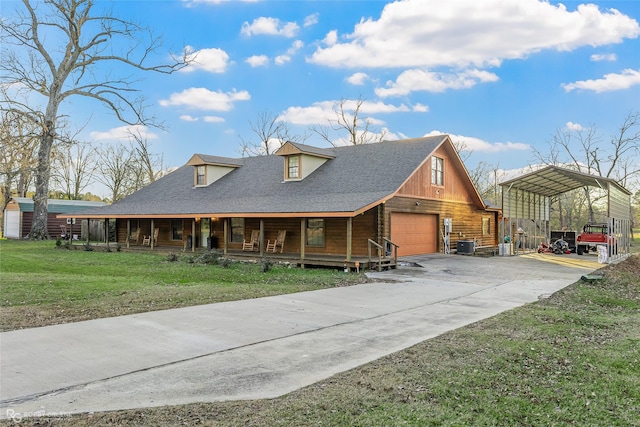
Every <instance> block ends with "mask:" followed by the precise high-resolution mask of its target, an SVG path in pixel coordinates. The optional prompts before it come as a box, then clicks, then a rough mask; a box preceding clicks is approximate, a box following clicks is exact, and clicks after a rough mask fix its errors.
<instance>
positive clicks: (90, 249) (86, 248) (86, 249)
mask: <svg viewBox="0 0 640 427" xmlns="http://www.w3.org/2000/svg"><path fill="white" fill-rule="evenodd" d="M83 246H84V250H85V251H87V252H92V251H93V246H91V243H89V242H87V243H85V244H84V245H83Z"/></svg>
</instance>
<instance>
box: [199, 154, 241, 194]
mask: <svg viewBox="0 0 640 427" xmlns="http://www.w3.org/2000/svg"><path fill="white" fill-rule="evenodd" d="M187 164H188V165H190V166H193V186H194V187H206V186H207V185H210V184H212V183H214V182H216V181H217V180H219V179H220V178H222V177H223V176H225V175H226V174H228V173H229V172H231V171H233V170H234V169H236V168H239V167H240V166H242V160H241V159H231V158H228V157H218V156H207V155H205V154H194V155H193V156H192V157H191V159H189V161H188V162H187Z"/></svg>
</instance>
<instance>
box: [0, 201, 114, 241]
mask: <svg viewBox="0 0 640 427" xmlns="http://www.w3.org/2000/svg"><path fill="white" fill-rule="evenodd" d="M104 205H106V203H104V202H90V201H85V200H59V199H49V200H48V201H47V206H48V212H49V213H48V220H47V231H48V233H49V236H51V237H58V236H60V234H61V230H62V227H66V228H67V231H68V232H69V234H71V235H73V234H76V235H78V237H79V238H80V239H82V238H83V237H82V236H81V224H73V220H71V218H69V220H68V219H66V218H57V215H58V214H64V213H66V214H75V213H80V212H83V211H86V210H87V209H93V208H97V207H101V206H104ZM32 223H33V199H30V198H27V197H13V198H12V199H11V200H9V203H8V204H7V206H6V208H5V209H4V237H7V238H12V239H22V238H24V237H27V236H28V235H29V232H30V231H31V225H32ZM61 226H62V227H61Z"/></svg>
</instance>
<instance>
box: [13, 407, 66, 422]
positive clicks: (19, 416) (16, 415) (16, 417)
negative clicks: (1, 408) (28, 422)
mask: <svg viewBox="0 0 640 427" xmlns="http://www.w3.org/2000/svg"><path fill="white" fill-rule="evenodd" d="M6 415H7V418H8V419H10V420H12V421H13V422H14V423H16V424H17V423H20V422H21V421H22V420H23V419H25V418H41V417H69V416H71V414H70V413H69V412H47V411H45V410H44V409H42V410H40V411H33V412H17V411H15V410H13V409H7V413H6Z"/></svg>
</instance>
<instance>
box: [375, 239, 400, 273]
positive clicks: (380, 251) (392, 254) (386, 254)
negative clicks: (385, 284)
mask: <svg viewBox="0 0 640 427" xmlns="http://www.w3.org/2000/svg"><path fill="white" fill-rule="evenodd" d="M382 240H383V241H384V246H382V245H381V244H379V243H378V242H376V241H373V240H371V239H367V244H368V245H367V246H368V252H369V267H371V266H373V265H376V266H377V268H378V271H382V266H383V265H388V266H396V265H397V264H398V247H399V246H398V245H397V244H395V243H393V242H392V241H391V240H389V239H387V238H386V237H383V238H382ZM374 249H375V250H377V258H378V260H377V261H374V258H373V257H374V255H373V251H374Z"/></svg>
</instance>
